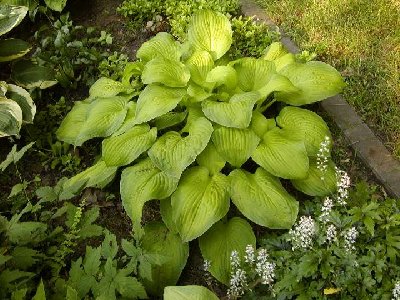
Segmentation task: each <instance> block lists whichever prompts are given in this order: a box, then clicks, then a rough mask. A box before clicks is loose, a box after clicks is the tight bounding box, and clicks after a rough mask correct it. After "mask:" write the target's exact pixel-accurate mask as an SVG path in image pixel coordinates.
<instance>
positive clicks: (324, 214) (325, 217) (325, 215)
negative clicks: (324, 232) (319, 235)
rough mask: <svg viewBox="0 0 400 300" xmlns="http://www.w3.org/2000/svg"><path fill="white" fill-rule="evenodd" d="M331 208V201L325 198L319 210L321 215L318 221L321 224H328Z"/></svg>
mask: <svg viewBox="0 0 400 300" xmlns="http://www.w3.org/2000/svg"><path fill="white" fill-rule="evenodd" d="M332 207H333V201H332V199H331V198H329V197H326V198H325V200H324V205H323V206H322V208H321V215H320V216H319V220H320V221H321V222H322V223H324V224H326V223H327V222H329V216H330V214H331V211H332Z"/></svg>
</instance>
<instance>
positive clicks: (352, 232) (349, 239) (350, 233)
mask: <svg viewBox="0 0 400 300" xmlns="http://www.w3.org/2000/svg"><path fill="white" fill-rule="evenodd" d="M357 236H358V231H357V229H356V228H355V227H351V228H350V229H349V230H347V231H345V232H343V237H344V243H345V244H344V247H345V249H346V250H347V251H351V250H355V249H356V247H354V243H355V242H356V239H357Z"/></svg>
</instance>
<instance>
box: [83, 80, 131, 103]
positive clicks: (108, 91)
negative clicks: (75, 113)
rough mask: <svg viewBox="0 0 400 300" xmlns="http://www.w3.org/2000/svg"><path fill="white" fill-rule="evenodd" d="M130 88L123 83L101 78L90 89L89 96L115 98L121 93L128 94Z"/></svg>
mask: <svg viewBox="0 0 400 300" xmlns="http://www.w3.org/2000/svg"><path fill="white" fill-rule="evenodd" d="M127 91H129V88H127V86H126V85H124V84H123V83H121V82H118V81H115V80H112V79H110V78H106V77H101V78H100V79H98V80H97V81H96V82H95V83H93V85H92V86H91V87H90V89H89V95H90V97H92V98H96V97H102V98H107V97H113V96H116V95H118V94H119V93H123V92H127Z"/></svg>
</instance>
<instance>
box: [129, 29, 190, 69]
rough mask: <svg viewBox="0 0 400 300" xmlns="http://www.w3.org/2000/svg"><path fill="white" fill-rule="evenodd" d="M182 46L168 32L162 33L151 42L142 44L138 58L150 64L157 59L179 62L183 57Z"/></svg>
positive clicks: (137, 54)
mask: <svg viewBox="0 0 400 300" xmlns="http://www.w3.org/2000/svg"><path fill="white" fill-rule="evenodd" d="M181 47H182V46H181V44H180V43H179V42H177V41H175V39H174V37H173V36H172V35H170V34H169V33H166V32H160V33H158V34H157V35H156V36H155V37H153V38H152V39H150V40H149V41H147V42H145V43H143V44H142V46H141V47H140V48H139V50H138V51H137V53H136V57H137V58H139V59H141V60H143V61H145V62H148V61H150V60H152V59H153V58H156V57H163V58H166V59H171V60H175V61H179V59H180V57H181Z"/></svg>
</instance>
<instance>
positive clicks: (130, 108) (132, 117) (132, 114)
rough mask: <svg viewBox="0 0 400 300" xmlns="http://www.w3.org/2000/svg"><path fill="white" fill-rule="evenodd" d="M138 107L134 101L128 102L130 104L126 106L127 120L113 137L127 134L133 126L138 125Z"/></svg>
mask: <svg viewBox="0 0 400 300" xmlns="http://www.w3.org/2000/svg"><path fill="white" fill-rule="evenodd" d="M136 107H137V103H136V102H133V101H129V102H128V104H127V105H126V108H127V112H126V116H125V120H124V122H123V123H122V125H121V127H120V128H118V130H117V131H115V132H114V133H113V136H117V135H120V134H122V133H125V132H127V131H128V130H129V129H131V128H132V127H133V126H135V125H136Z"/></svg>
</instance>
